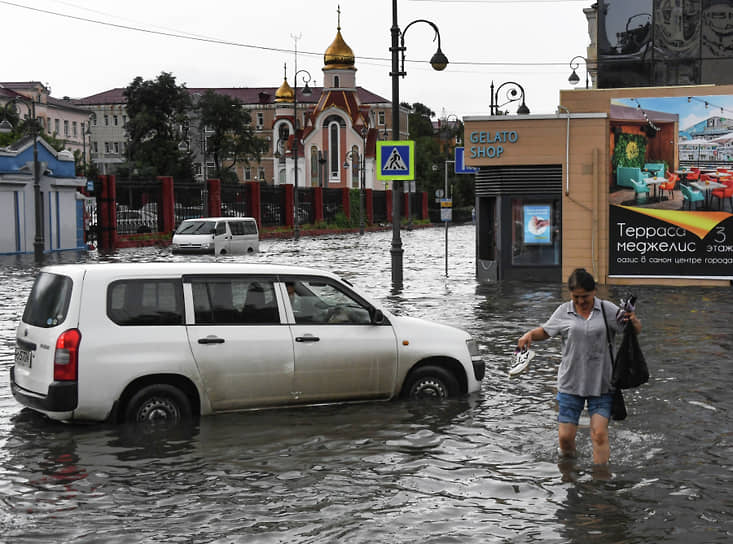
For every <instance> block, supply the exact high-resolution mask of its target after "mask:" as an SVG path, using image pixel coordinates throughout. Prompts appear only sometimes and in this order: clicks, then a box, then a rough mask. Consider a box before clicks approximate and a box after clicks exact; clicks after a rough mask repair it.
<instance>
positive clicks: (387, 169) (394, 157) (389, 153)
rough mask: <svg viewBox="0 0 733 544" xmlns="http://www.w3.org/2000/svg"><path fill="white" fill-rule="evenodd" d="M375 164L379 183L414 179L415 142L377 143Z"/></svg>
mask: <svg viewBox="0 0 733 544" xmlns="http://www.w3.org/2000/svg"><path fill="white" fill-rule="evenodd" d="M377 164H378V165H379V168H378V169H377V179H378V180H380V181H387V180H413V179H415V142H413V141H411V140H403V141H394V142H390V141H385V142H377Z"/></svg>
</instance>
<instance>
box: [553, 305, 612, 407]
mask: <svg viewBox="0 0 733 544" xmlns="http://www.w3.org/2000/svg"><path fill="white" fill-rule="evenodd" d="M601 304H602V305H603V309H604V310H605V312H606V320H607V321H608V329H609V331H610V333H611V340H612V341H613V339H614V338H615V336H616V333H617V332H619V331H621V330H623V325H622V324H621V323H619V321H617V320H616V315H617V312H618V311H619V307H618V306H616V305H615V304H614V303H612V302H608V301H601V299H599V298H598V297H595V298H594V301H593V310H591V314H590V317H589V318H588V319H585V318H584V317H582V316H580V315H578V314H577V313H576V311H575V305H574V304H573V302H572V301H569V302H565V303H564V304H561V305H560V306H558V308H557V309H556V310H555V312H554V313H553V314H552V316H551V317H550V319H548V320H547V321H546V322H545V323H544V324H543V325H542V328H543V329H544V330H545V332H546V333H547V334H548V335H549V336H556V335H558V334H560V335H562V361H561V363H560V368H559V369H558V371H557V389H558V391H560V392H561V393H570V394H573V395H580V396H581V397H598V396H600V395H602V394H603V393H608V392H609V391H610V390H611V374H612V372H613V361H612V360H611V355H610V353H609V352H608V341H607V340H606V324H605V322H604V321H603V316H602V315H601Z"/></svg>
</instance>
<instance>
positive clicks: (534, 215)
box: [523, 204, 552, 244]
mask: <svg viewBox="0 0 733 544" xmlns="http://www.w3.org/2000/svg"><path fill="white" fill-rule="evenodd" d="M523 216H524V221H523V223H524V243H525V244H551V243H552V236H551V235H552V224H551V223H550V206H549V205H545V204H542V205H536V204H534V205H529V204H528V205H525V206H524V207H523Z"/></svg>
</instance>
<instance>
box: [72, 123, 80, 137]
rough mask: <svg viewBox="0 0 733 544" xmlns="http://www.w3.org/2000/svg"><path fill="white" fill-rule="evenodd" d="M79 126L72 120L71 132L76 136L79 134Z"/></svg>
mask: <svg viewBox="0 0 733 544" xmlns="http://www.w3.org/2000/svg"><path fill="white" fill-rule="evenodd" d="M78 129H79V127H78V126H77V123H76V121H72V122H71V134H72V135H73V136H74V138H76V137H77V136H78V135H79V130H78Z"/></svg>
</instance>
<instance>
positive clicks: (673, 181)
mask: <svg viewBox="0 0 733 544" xmlns="http://www.w3.org/2000/svg"><path fill="white" fill-rule="evenodd" d="M679 179H680V177H679V176H678V175H677V174H673V173H672V172H667V181H666V182H664V183H660V184H659V196H664V191H669V194H670V196H671V197H672V200H674V190H675V189H676V188H677V182H678V181H679Z"/></svg>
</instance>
